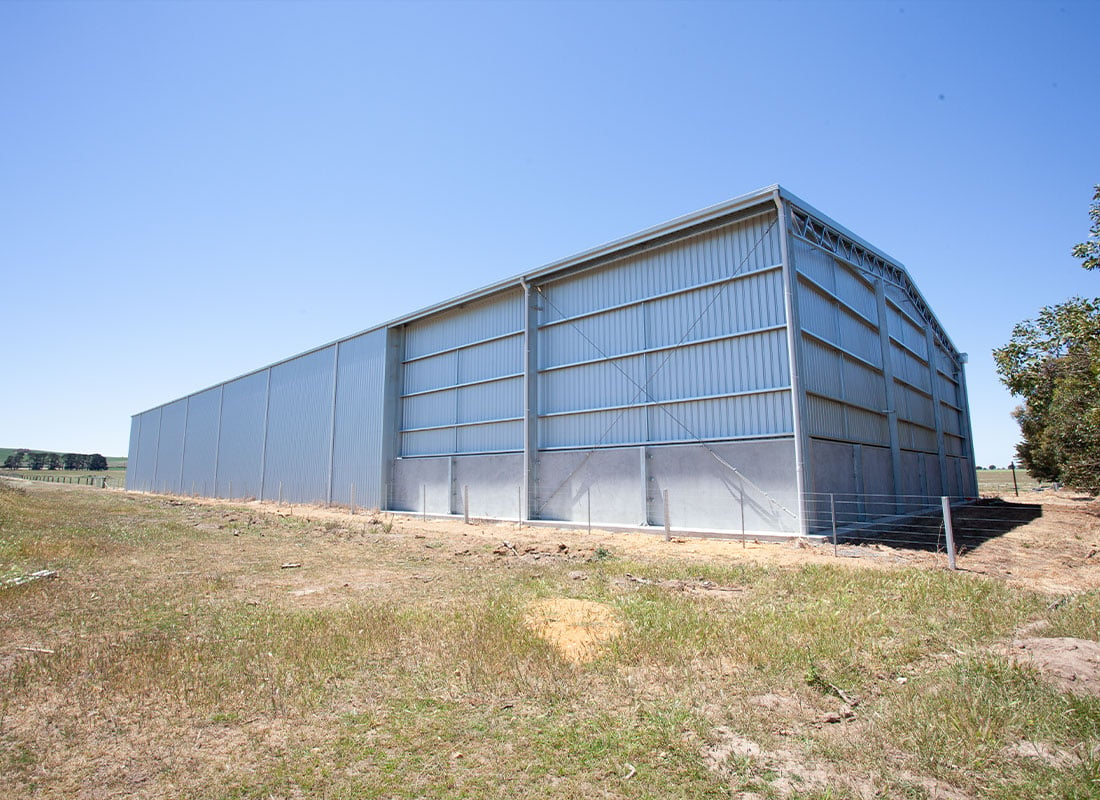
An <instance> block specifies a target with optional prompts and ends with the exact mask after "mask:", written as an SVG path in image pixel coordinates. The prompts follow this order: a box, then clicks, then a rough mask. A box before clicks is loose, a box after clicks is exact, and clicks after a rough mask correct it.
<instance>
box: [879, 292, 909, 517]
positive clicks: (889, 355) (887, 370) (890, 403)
mask: <svg viewBox="0 0 1100 800" xmlns="http://www.w3.org/2000/svg"><path fill="white" fill-rule="evenodd" d="M875 305H876V306H877V308H878V341H879V349H880V350H881V351H882V378H883V382H884V384H885V388H886V394H885V399H886V408H885V411H886V424H887V427H888V428H889V431H890V473H891V475H892V477H893V484H894V513H896V514H900V513H902V511H903V510H904V509H903V507H902V499H901V495H902V494H903V492H902V477H901V435H900V433H899V431H898V401H897V390H896V388H895V386H894V368H893V345H892V344H891V343H890V315H889V314H888V313H887V312H886V287H885V285H884V283H883V280H882V278H876V279H875Z"/></svg>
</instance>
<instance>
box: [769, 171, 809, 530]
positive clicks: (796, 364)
mask: <svg viewBox="0 0 1100 800" xmlns="http://www.w3.org/2000/svg"><path fill="white" fill-rule="evenodd" d="M772 197H773V200H774V201H775V213H776V216H777V221H778V223H779V250H780V253H781V256H782V259H783V303H784V310H785V311H786V317H787V320H786V322H787V361H788V364H789V365H790V370H791V423H792V425H791V427H792V433H793V435H794V465H795V466H794V474H795V488H796V491H797V492H798V529H799V535H801V536H805V535H806V533H807V530H808V527H807V524H806V523H807V520H806V451H807V450H808V449H809V436H808V435H807V434H806V432H805V429H804V428H803V422H804V420H805V417H806V413H805V412H806V396H805V393H804V392H803V391H802V379H801V375H802V339H801V337H802V328H801V327H800V325H799V321H798V275H797V272H796V270H795V264H794V261H793V259H792V258H791V252H790V243H789V233H788V231H787V227H788V226H787V203H786V202H784V200H783V197H782V195H780V193H779V189H778V188H777V189H776V190H775V191H774V192H773V194H772Z"/></svg>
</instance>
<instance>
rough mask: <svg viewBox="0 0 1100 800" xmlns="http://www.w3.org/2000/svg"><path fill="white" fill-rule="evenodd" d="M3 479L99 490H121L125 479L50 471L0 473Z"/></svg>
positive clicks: (9, 471) (112, 476)
mask: <svg viewBox="0 0 1100 800" xmlns="http://www.w3.org/2000/svg"><path fill="white" fill-rule="evenodd" d="M0 476H3V477H5V478H19V479H21V480H25V481H38V482H40V483H65V484H70V485H75V486H97V487H99V488H100V489H107V488H112V489H122V488H124V487H125V483H126V479H125V478H124V477H122V478H120V477H117V476H115V475H102V474H99V475H88V474H79V475H72V474H64V475H58V474H56V473H54V472H53V471H52V470H42V471H38V470H8V471H3V472H0Z"/></svg>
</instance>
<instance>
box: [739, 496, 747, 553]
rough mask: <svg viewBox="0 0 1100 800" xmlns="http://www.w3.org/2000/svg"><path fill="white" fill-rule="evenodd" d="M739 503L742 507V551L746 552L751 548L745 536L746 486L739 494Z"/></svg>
mask: <svg viewBox="0 0 1100 800" xmlns="http://www.w3.org/2000/svg"><path fill="white" fill-rule="evenodd" d="M737 502H738V504H739V505H740V506H741V549H742V550H744V549H745V548H747V547H748V546H749V541H748V538H747V537H746V536H745V484H744V483H742V484H741V489H740V491H738V492H737Z"/></svg>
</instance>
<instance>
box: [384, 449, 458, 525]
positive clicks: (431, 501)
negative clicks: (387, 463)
mask: <svg viewBox="0 0 1100 800" xmlns="http://www.w3.org/2000/svg"><path fill="white" fill-rule="evenodd" d="M450 462H451V460H450V459H449V458H398V459H396V460H395V461H394V462H393V487H392V489H391V491H390V502H389V508H390V509H392V510H394V511H416V512H420V513H426V514H450V513H451V510H452V509H451V463H450Z"/></svg>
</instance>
